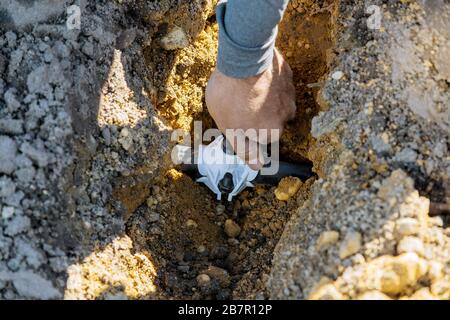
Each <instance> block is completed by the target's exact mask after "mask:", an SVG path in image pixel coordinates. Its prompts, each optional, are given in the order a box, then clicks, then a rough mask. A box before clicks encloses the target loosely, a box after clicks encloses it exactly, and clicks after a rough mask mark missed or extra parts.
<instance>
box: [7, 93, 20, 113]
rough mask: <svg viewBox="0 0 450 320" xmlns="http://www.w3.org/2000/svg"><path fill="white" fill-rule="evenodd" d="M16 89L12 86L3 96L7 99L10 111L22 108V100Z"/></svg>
mask: <svg viewBox="0 0 450 320" xmlns="http://www.w3.org/2000/svg"><path fill="white" fill-rule="evenodd" d="M15 93H16V90H15V89H13V88H11V89H9V90H8V91H6V92H5V94H4V96H3V98H4V99H5V103H6V107H7V108H8V111H9V112H14V111H17V110H18V109H19V108H20V102H19V101H17V98H16V96H15Z"/></svg>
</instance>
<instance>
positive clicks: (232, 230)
mask: <svg viewBox="0 0 450 320" xmlns="http://www.w3.org/2000/svg"><path fill="white" fill-rule="evenodd" d="M224 227H225V233H226V234H227V236H229V237H230V238H236V237H237V236H238V235H239V234H240V233H241V227H239V225H238V224H237V223H236V222H234V221H233V220H231V219H227V220H226V221H225V226H224Z"/></svg>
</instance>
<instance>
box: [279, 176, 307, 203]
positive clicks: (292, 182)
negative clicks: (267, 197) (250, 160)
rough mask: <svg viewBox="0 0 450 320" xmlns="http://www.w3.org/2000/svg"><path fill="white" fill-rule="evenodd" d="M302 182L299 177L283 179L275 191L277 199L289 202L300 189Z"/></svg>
mask: <svg viewBox="0 0 450 320" xmlns="http://www.w3.org/2000/svg"><path fill="white" fill-rule="evenodd" d="M301 185H302V181H301V180H300V179H299V178H297V177H286V178H283V179H281V181H280V183H279V184H278V187H277V188H276V189H275V197H276V198H277V199H278V200H280V201H287V200H289V199H290V198H291V197H292V196H294V195H295V194H296V193H297V191H298V190H299V189H300V187H301Z"/></svg>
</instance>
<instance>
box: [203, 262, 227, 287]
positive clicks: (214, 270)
mask: <svg viewBox="0 0 450 320" xmlns="http://www.w3.org/2000/svg"><path fill="white" fill-rule="evenodd" d="M202 273H204V274H206V275H208V276H209V277H211V278H212V279H215V280H217V281H218V282H219V284H220V286H221V287H222V288H227V287H228V286H229V285H230V280H231V279H230V275H229V274H228V272H227V271H226V270H224V269H222V268H219V267H215V266H209V267H208V269H206V270H205V271H203V272H202Z"/></svg>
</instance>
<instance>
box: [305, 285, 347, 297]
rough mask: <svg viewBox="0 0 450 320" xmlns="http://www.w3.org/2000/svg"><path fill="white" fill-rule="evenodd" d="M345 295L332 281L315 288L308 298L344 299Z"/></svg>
mask: <svg viewBox="0 0 450 320" xmlns="http://www.w3.org/2000/svg"><path fill="white" fill-rule="evenodd" d="M342 299H343V296H342V294H341V293H340V292H339V291H338V289H337V288H336V286H335V285H334V284H332V283H328V284H324V285H322V286H319V287H318V288H317V289H315V290H313V291H312V292H311V293H310V294H309V296H308V300H342Z"/></svg>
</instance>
